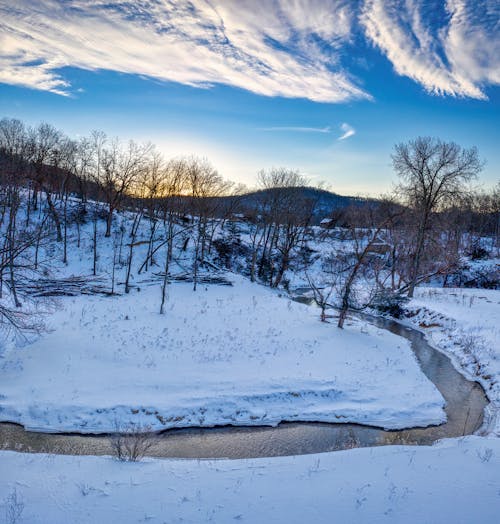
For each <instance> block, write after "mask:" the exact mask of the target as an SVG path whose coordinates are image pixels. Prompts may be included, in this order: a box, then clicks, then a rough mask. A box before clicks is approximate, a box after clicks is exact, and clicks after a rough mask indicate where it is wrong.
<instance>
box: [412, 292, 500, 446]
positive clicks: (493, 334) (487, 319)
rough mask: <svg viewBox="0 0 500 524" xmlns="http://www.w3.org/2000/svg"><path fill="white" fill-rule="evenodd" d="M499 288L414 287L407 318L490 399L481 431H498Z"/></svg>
mask: <svg viewBox="0 0 500 524" xmlns="http://www.w3.org/2000/svg"><path fill="white" fill-rule="evenodd" d="M499 306H500V290H490V289H458V288H429V287H425V288H423V287H422V288H417V289H416V292H415V298H414V299H412V301H411V302H410V304H409V305H408V309H410V311H411V313H410V314H411V315H412V316H411V317H410V318H409V320H410V321H411V323H412V324H413V325H414V326H416V327H420V328H421V329H422V330H424V331H425V333H426V335H427V338H428V339H429V341H430V342H431V343H432V344H433V345H434V346H436V347H437V348H439V349H441V350H443V351H445V352H446V353H448V354H449V355H450V356H451V357H452V359H453V362H454V364H455V366H456V368H457V369H458V370H459V371H460V370H461V371H462V372H463V373H465V374H466V376H468V377H469V378H470V379H471V380H475V381H478V382H480V383H481V384H482V385H483V387H484V389H485V391H486V394H487V396H488V398H489V400H490V402H491V404H490V405H489V406H488V412H487V413H486V415H487V416H486V424H485V428H484V431H486V432H491V433H493V434H496V435H498V436H500V322H499V318H500V317H499Z"/></svg>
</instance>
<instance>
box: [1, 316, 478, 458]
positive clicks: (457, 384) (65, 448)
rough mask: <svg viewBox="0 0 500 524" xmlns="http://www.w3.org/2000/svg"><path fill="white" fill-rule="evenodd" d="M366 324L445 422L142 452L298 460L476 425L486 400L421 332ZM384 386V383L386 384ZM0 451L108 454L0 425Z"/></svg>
mask: <svg viewBox="0 0 500 524" xmlns="http://www.w3.org/2000/svg"><path fill="white" fill-rule="evenodd" d="M366 318H367V319H368V320H369V322H370V323H373V324H376V325H377V326H378V327H381V328H384V329H388V330H389V331H391V332H392V333H395V334H396V335H400V336H403V337H405V338H407V339H408V340H409V341H410V343H411V346H412V349H413V351H414V352H415V355H416V357H417V359H418V361H419V363H420V366H421V368H422V371H423V372H424V373H425V374H426V375H427V377H428V378H429V379H430V380H431V381H432V382H434V384H435V385H436V387H437V388H438V389H439V391H440V392H441V394H442V395H443V397H444V399H445V400H446V408H445V410H446V414H447V417H448V420H447V422H446V423H445V424H441V425H440V426H431V427H427V428H414V429H405V430H397V431H385V430H382V429H379V428H374V427H369V426H362V425H359V424H327V423H311V422H304V423H300V422H293V423H282V424H280V425H279V426H278V427H276V428H270V427H230V426H228V427H219V428H200V429H196V428H188V429H173V430H168V431H164V432H162V433H161V434H159V435H158V440H157V443H156V445H155V447H154V448H153V449H152V450H150V452H149V453H148V454H149V455H151V456H156V457H178V458H250V457H274V456H283V455H302V454H307V453H322V452H327V451H335V450H339V449H347V448H352V447H366V446H382V445H390V444H408V445H427V444H431V443H432V442H434V441H435V440H438V439H441V438H445V437H457V436H461V435H468V434H472V433H474V432H475V431H476V430H477V429H479V427H480V426H481V424H482V420H483V412H484V408H485V407H486V405H487V403H488V401H487V398H486V396H485V394H484V391H483V389H482V388H481V386H480V385H479V384H477V383H475V382H470V381H468V380H466V379H465V378H464V377H463V376H462V375H461V374H460V373H458V372H457V371H456V370H455V368H454V367H453V364H452V363H451V361H450V359H449V358H448V357H447V356H446V355H444V354H442V353H440V352H439V351H437V350H435V349H433V348H432V347H431V346H429V344H427V342H426V340H425V338H424V336H423V334H422V333H420V332H418V331H416V330H414V329H410V328H407V327H404V326H402V325H401V324H398V323H397V322H395V321H392V320H387V319H383V318H379V317H372V316H367V317H366ZM388 387H390V384H388ZM0 449H10V450H15V451H23V452H35V453H58V454H71V455H109V454H112V448H111V444H110V439H109V437H108V436H106V435H78V434H47V433H38V432H32V431H25V430H24V428H23V427H22V426H19V425H17V424H10V423H1V424H0Z"/></svg>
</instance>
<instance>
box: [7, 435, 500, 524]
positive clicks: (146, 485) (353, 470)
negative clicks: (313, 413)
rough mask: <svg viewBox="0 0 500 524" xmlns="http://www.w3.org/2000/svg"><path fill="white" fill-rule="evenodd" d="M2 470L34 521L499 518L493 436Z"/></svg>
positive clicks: (18, 462) (57, 458)
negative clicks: (287, 453)
mask: <svg viewBox="0 0 500 524" xmlns="http://www.w3.org/2000/svg"><path fill="white" fill-rule="evenodd" d="M0 468H1V470H2V475H1V476H0V504H2V503H3V505H4V507H3V508H2V507H0V511H1V512H2V513H0V514H1V515H2V517H3V515H4V513H3V511H7V509H8V503H7V502H8V499H9V497H10V498H12V495H13V494H14V493H15V494H16V496H17V500H18V504H19V506H23V508H22V514H21V519H20V520H19V522H29V523H31V524H41V523H48V522H50V523H51V524H66V523H67V522H71V523H73V524H78V523H89V522H92V523H95V524H99V523H108V522H120V523H122V524H128V523H138V522H150V523H152V524H155V523H158V524H161V523H166V522H168V523H174V522H184V523H198V522H217V523H229V522H250V523H261V522H266V523H273V522H274V523H278V522H286V523H289V524H293V523H297V524H299V523H300V524H303V523H305V522H314V523H323V522H324V523H331V522H346V523H347V522H349V523H350V522H353V523H354V522H355V523H360V524H362V523H370V524H373V523H380V522H384V523H392V522H393V523H401V522H405V523H408V524H412V523H415V524H416V523H418V524H420V523H449V522H453V523H455V524H460V523H464V524H465V523H475V522H481V523H482V524H489V523H496V522H498V512H499V509H500V491H499V486H500V483H499V480H500V479H499V473H498V472H499V471H500V440H499V439H493V438H490V439H488V438H480V437H466V438H460V439H449V440H444V441H441V442H439V443H438V444H435V445H434V446H430V447H426V446H419V447H410V446H386V447H379V448H363V449H354V450H349V451H339V452H334V453H325V454H317V455H303V456H298V457H280V458H267V459H251V460H234V461H233V460H198V461H195V460H164V459H147V460H144V461H143V462H139V463H123V462H118V461H116V460H115V459H112V458H109V457H81V456H78V457H76V456H61V455H37V454H21V453H16V452H10V451H3V452H0ZM2 517H0V520H1V518H2Z"/></svg>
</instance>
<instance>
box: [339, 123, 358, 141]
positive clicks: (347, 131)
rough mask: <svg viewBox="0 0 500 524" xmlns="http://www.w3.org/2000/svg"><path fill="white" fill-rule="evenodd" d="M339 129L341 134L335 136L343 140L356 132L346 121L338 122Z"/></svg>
mask: <svg viewBox="0 0 500 524" xmlns="http://www.w3.org/2000/svg"><path fill="white" fill-rule="evenodd" d="M340 129H341V130H342V134H341V135H340V136H339V137H338V138H337V140H345V139H346V138H349V137H350V136H354V135H355V134H356V130H355V129H354V127H352V126H350V125H349V124H348V123H347V122H344V123H343V124H340Z"/></svg>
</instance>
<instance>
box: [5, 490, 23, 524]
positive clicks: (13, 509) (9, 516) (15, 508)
mask: <svg viewBox="0 0 500 524" xmlns="http://www.w3.org/2000/svg"><path fill="white" fill-rule="evenodd" d="M23 510H24V502H23V499H22V497H21V496H20V495H18V493H17V490H16V489H14V490H13V491H12V493H10V495H8V496H7V497H6V499H5V521H6V522H7V523H8V524H16V523H17V522H20V520H21V515H22V514H23Z"/></svg>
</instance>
